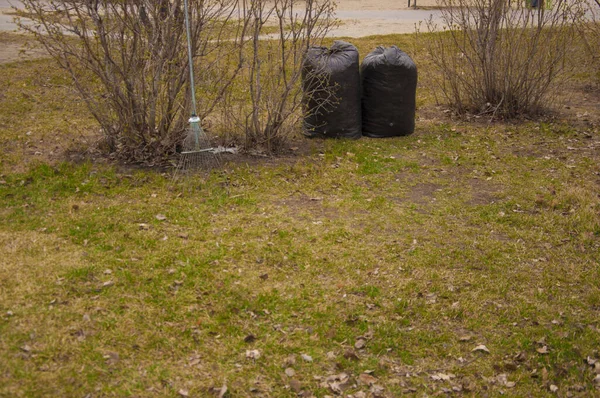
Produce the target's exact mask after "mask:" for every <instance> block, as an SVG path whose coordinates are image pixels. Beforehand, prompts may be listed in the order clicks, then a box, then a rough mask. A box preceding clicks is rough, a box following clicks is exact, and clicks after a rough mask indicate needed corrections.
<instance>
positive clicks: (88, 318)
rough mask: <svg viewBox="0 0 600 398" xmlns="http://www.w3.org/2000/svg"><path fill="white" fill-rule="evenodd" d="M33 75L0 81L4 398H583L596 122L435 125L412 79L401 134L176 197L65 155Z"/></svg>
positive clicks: (599, 324)
mask: <svg viewBox="0 0 600 398" xmlns="http://www.w3.org/2000/svg"><path fill="white" fill-rule="evenodd" d="M354 42H356V44H357V45H359V47H361V49H363V51H362V53H363V55H364V54H366V50H367V49H369V48H371V47H373V45H374V44H379V42H398V43H401V44H402V43H405V48H406V49H407V51H408V52H410V51H411V48H410V47H409V44H408V43H410V42H411V38H410V36H396V37H392V36H388V37H385V38H370V39H360V40H354ZM388 44H391V43H388ZM401 47H402V46H401ZM52 65H53V64H52V63H51V62H50V61H48V60H38V61H26V62H21V63H12V64H6V65H0V87H1V90H0V109H1V111H0V145H1V148H2V149H1V150H0V161H1V162H2V163H1V166H0V395H1V396H10V397H20V396H27V397H29V396H31V397H46V396H65V397H71V396H74V397H83V396H89V397H100V396H173V397H177V396H190V397H205V396H219V395H220V394H221V396H225V395H226V396H231V397H288V396H289V397H291V396H297V395H298V394H302V396H305V397H309V396H316V397H324V396H327V395H330V396H335V395H340V394H343V396H345V397H346V396H353V397H356V398H358V397H361V396H374V397H380V396H381V397H383V396H385V397H395V396H400V395H402V394H414V395H416V396H430V395H446V394H454V395H466V396H498V395H500V394H504V395H506V396H515V397H522V396H536V397H537V396H551V395H556V394H558V395H559V396H593V395H597V394H599V391H598V390H597V386H598V383H595V382H594V378H596V372H597V371H598V372H600V366H599V367H597V368H596V369H598V370H595V369H594V366H592V365H593V362H594V361H596V360H600V353H599V351H598V350H599V349H600V196H599V194H598V193H599V192H600V131H599V129H598V127H597V125H596V126H595V127H594V126H593V125H592V124H590V123H587V122H585V121H580V120H579V121H578V120H574V119H576V118H575V117H573V120H572V119H570V118H568V117H565V118H557V119H554V121H547V122H533V121H529V122H527V121H524V122H522V123H519V124H509V123H493V124H488V123H485V122H481V121H476V122H472V123H464V122H457V121H452V119H450V118H449V117H446V116H444V113H443V112H442V109H438V108H436V107H435V106H434V105H433V101H432V99H431V94H430V91H429V90H430V88H431V87H428V86H427V83H428V81H429V80H428V79H429V76H428V75H427V73H428V72H427V70H426V69H425V70H423V69H422V70H421V75H420V78H421V86H420V87H419V90H420V91H419V111H418V116H419V118H420V119H419V121H418V123H417V131H416V132H415V134H414V135H412V136H409V137H402V138H393V139H385V140H373V139H366V138H363V139H361V140H358V141H306V140H302V139H298V140H297V141H296V142H294V143H293V144H292V145H297V146H298V147H299V149H298V150H297V151H296V152H299V153H301V154H299V155H298V154H296V155H289V156H287V157H282V158H274V159H265V160H262V159H258V160H257V159H253V158H242V160H240V159H233V158H228V159H230V161H229V162H228V163H226V165H225V166H224V167H223V169H222V170H219V171H216V172H213V173H212V174H211V175H198V176H196V177H192V178H190V179H189V180H185V181H180V182H177V183H174V182H172V181H171V179H170V178H169V176H168V175H167V174H164V173H161V172H160V171H155V170H147V169H141V170H139V169H131V168H129V169H124V168H122V167H119V166H115V165H111V164H110V163H107V162H106V161H102V162H100V161H91V160H89V159H91V158H93V154H87V155H85V156H83V157H85V158H87V159H88V160H86V161H83V162H75V161H65V160H69V159H78V158H79V156H75V157H73V156H72V155H71V154H72V153H75V154H76V155H77V154H78V152H77V151H75V150H74V149H77V148H80V147H84V146H86V145H87V143H88V142H89V141H90V140H91V138H89V137H90V134H89V132H90V131H92V130H94V129H95V127H94V126H95V124H94V123H93V121H92V119H91V118H90V117H89V116H88V114H87V112H86V111H85V109H84V107H83V104H81V103H80V102H79V101H77V100H76V99H75V97H74V96H73V92H72V89H71V88H70V86H69V81H68V79H67V78H66V77H65V76H64V75H63V74H62V73H61V72H60V71H57V70H56V69H54V68H53V67H52ZM582 95H583V94H582ZM586 95H587V97H586V98H588V103H592V104H597V103H598V102H599V96H598V93H597V92H588V93H587V94H586ZM436 114H437V117H429V116H431V115H436ZM66 149H68V150H69V151H67V150H66ZM481 346H484V347H481ZM476 347H479V349H476ZM225 389H226V390H227V393H225V394H223V393H224V391H225Z"/></svg>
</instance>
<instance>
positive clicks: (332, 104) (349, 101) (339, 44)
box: [302, 41, 362, 138]
mask: <svg viewBox="0 0 600 398" xmlns="http://www.w3.org/2000/svg"><path fill="white" fill-rule="evenodd" d="M302 88H303V92H304V98H303V101H304V104H303V105H304V107H303V108H304V133H305V134H306V135H308V136H310V137H318V136H320V137H330V138H360V137H361V135H362V134H361V129H362V123H361V109H360V107H361V105H360V94H361V93H360V72H359V59H358V50H357V49H356V47H354V46H353V45H352V44H350V43H347V42H345V41H336V42H334V43H333V45H332V46H331V48H327V47H310V48H309V49H308V51H307V52H306V55H305V58H304V64H303V68H302Z"/></svg>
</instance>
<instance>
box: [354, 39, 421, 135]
mask: <svg viewBox="0 0 600 398" xmlns="http://www.w3.org/2000/svg"><path fill="white" fill-rule="evenodd" d="M360 72H361V77H362V131H363V134H364V135H366V136H369V137H375V138H381V137H395V136H401V135H408V134H412V133H413V132H414V131H415V109H416V94H417V66H416V65H415V63H414V62H413V60H412V59H411V58H410V57H409V56H408V54H406V53H405V52H404V51H402V50H400V49H399V48H398V47H396V46H392V47H388V48H384V47H377V48H376V49H375V50H373V51H372V52H371V53H370V54H369V55H367V56H366V57H365V59H364V60H363V62H362V65H361V66H360Z"/></svg>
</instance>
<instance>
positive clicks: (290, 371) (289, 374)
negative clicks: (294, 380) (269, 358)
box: [285, 368, 296, 377]
mask: <svg viewBox="0 0 600 398" xmlns="http://www.w3.org/2000/svg"><path fill="white" fill-rule="evenodd" d="M285 375H286V376H287V377H294V376H295V375H296V371H295V370H294V369H292V368H286V369H285Z"/></svg>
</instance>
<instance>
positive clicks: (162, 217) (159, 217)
mask: <svg viewBox="0 0 600 398" xmlns="http://www.w3.org/2000/svg"><path fill="white" fill-rule="evenodd" d="M156 219H157V220H158V221H165V220H166V219H167V216H165V215H164V214H157V215H156Z"/></svg>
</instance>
